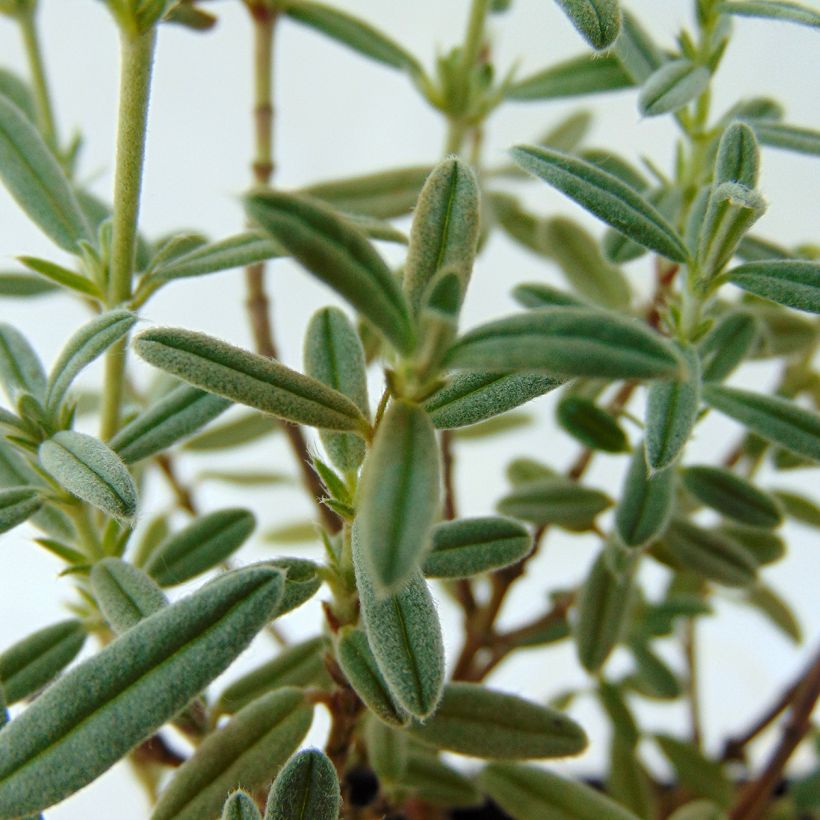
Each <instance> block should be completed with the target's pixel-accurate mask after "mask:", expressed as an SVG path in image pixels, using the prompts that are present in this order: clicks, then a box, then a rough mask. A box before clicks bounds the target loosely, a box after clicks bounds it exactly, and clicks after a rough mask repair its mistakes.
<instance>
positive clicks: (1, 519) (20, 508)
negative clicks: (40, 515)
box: [0, 487, 43, 533]
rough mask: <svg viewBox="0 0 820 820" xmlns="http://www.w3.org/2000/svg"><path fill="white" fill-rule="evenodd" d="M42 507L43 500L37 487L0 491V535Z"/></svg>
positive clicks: (12, 488)
mask: <svg viewBox="0 0 820 820" xmlns="http://www.w3.org/2000/svg"><path fill="white" fill-rule="evenodd" d="M42 506H43V498H42V495H41V494H40V490H39V489H38V488H37V487H11V488H9V489H8V490H0V533H3V532H6V531H7V530H10V529H12V528H13V527H16V526H17V525H18V524H22V523H23V522H24V521H25V520H26V519H28V518H31V516H32V515H34V513H36V512H37V510H39V509H40V507H42Z"/></svg>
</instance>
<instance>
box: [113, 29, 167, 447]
mask: <svg viewBox="0 0 820 820" xmlns="http://www.w3.org/2000/svg"><path fill="white" fill-rule="evenodd" d="M155 43H156V34H155V30H154V29H153V28H152V29H150V30H149V31H147V32H145V33H143V34H133V33H129V32H126V31H123V32H122V33H121V43H120V55H121V68H120V109H119V120H118V126H117V156H116V171H115V174H114V214H113V218H112V228H113V231H112V238H111V261H110V274H109V282H108V306H109V307H114V306H115V305H119V304H123V303H124V302H127V301H128V300H129V299H130V298H131V280H132V278H133V275H134V260H135V256H136V247H137V225H138V220H139V205H140V190H141V188H142V171H143V164H144V160H145V131H146V123H147V119H148V100H149V97H150V90H151V68H152V65H153V59H154V46H155ZM125 358H126V341H125V340H124V339H123V340H122V341H121V342H118V343H117V344H116V345H114V346H113V347H112V348H111V349H110V350H109V351H108V353H107V354H106V358H105V391H104V393H103V408H102V425H101V430H100V436H101V438H102V439H103V440H106V439H109V438H110V437H111V436H112V435H114V433H115V432H116V431H117V428H118V427H119V421H120V407H121V405H122V397H123V392H124V382H125Z"/></svg>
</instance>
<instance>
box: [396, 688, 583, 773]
mask: <svg viewBox="0 0 820 820" xmlns="http://www.w3.org/2000/svg"><path fill="white" fill-rule="evenodd" d="M408 731H409V732H410V733H411V734H412V735H413V737H415V738H416V739H418V740H420V741H422V743H425V744H427V745H429V746H435V747H436V748H438V749H447V750H448V751H451V752H459V753H460V754H465V755H471V756H473V757H483V758H490V759H496V760H519V759H528V758H543V757H566V756H568V755H576V754H579V753H580V752H582V751H583V750H584V749H585V748H586V745H587V738H586V735H585V734H584V730H583V729H582V728H581V727H580V726H579V725H578V724H577V723H576V722H575V721H574V720H571V719H570V718H568V717H567V716H566V715H565V714H563V713H562V712H559V711H557V710H555V709H550V708H548V707H546V706H540V705H539V704H536V703H533V702H532V701H528V700H524V699H523V698H519V697H516V696H515V695H508V694H506V693H504V692H498V691H495V690H493V689H488V688H487V687H485V686H479V685H478V684H474V683H451V684H448V685H447V686H446V687H445V689H444V696H443V697H442V699H441V703H440V704H439V707H438V709H436V712H435V714H434V715H433V716H432V717H431V718H430V719H429V720H427V721H425V722H424V723H416V724H413V725H411V726H410V728H409V729H408Z"/></svg>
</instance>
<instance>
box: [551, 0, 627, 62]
mask: <svg viewBox="0 0 820 820" xmlns="http://www.w3.org/2000/svg"><path fill="white" fill-rule="evenodd" d="M556 2H557V3H558V5H559V6H560V7H561V8H562V9H563V10H564V14H566V15H567V17H569V19H570V22H571V23H572V25H573V26H575V28H576V29H577V31H578V33H579V34H580V35H581V36H582V37H583V38H584V39H585V40H586V41H587V42H588V43H589V44H590V45H591V46H592V47H593V48H594V49H596V50H598V51H602V50H603V49H605V48H608V47H609V46H611V45H612V44H613V43H614V42H615V40H616V39H617V37H618V34H619V33H620V31H621V7H620V5H619V4H618V0H556Z"/></svg>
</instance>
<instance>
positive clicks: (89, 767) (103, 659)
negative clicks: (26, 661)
mask: <svg viewBox="0 0 820 820" xmlns="http://www.w3.org/2000/svg"><path fill="white" fill-rule="evenodd" d="M282 587H283V579H282V576H281V574H280V573H278V572H276V571H275V570H270V569H261V568H254V569H250V570H244V571H239V572H235V573H230V574H227V575H224V576H223V577H221V578H218V579H217V580H216V581H213V582H212V583H210V584H209V585H208V586H207V587H205V588H204V589H202V590H200V591H199V592H196V593H194V594H193V595H191V596H189V597H188V598H185V599H183V600H181V601H178V602H177V603H174V604H172V605H171V606H168V607H165V608H164V609H162V610H160V611H159V612H157V613H155V614H154V615H152V616H150V617H148V618H146V619H145V620H143V621H142V622H141V623H139V624H137V625H136V626H135V627H133V628H132V629H130V630H128V632H126V633H125V634H123V635H121V636H120V637H119V638H117V639H116V640H114V641H113V642H112V643H110V644H109V645H108V646H106V647H105V648H104V649H103V650H102V651H100V652H99V653H98V654H96V655H95V656H94V657H92V658H90V659H89V660H87V661H84V662H83V663H81V664H80V665H79V666H77V667H75V668H74V669H73V670H72V671H71V672H69V673H68V674H66V675H63V676H62V677H61V678H60V680H59V681H57V683H55V684H54V685H53V686H51V687H50V688H49V689H48V690H47V691H46V692H45V693H44V694H43V695H41V696H40V697H39V698H37V700H36V701H35V702H34V703H33V704H31V706H29V708H28V709H26V711H25V712H23V714H22V715H20V716H19V717H18V718H17V719H16V720H14V721H13V722H12V723H10V724H9V725H8V726H6V727H5V728H4V729H3V730H2V731H0V761H2V763H0V814H11V815H12V816H17V815H19V814H27V813H31V812H36V811H40V810H42V809H44V808H47V807H48V806H51V805H53V804H54V803H57V802H59V801H60V800H63V799H64V798H65V797H67V796H68V795H70V794H73V793H74V792H75V791H77V790H78V789H81V788H82V787H83V786H85V785H87V784H88V783H90V782H91V781H92V780H94V779H95V778H96V777H98V776H99V775H101V774H102V773H103V772H104V771H106V770H107V769H108V768H110V767H111V766H112V765H113V764H114V763H116V761H117V760H119V759H120V758H121V757H122V756H123V755H124V754H126V753H127V752H128V751H129V750H130V749H132V748H133V747H134V746H136V745H137V744H138V743H139V742H140V741H142V740H144V739H145V738H146V737H149V736H150V735H151V734H152V733H153V732H154V731H156V729H158V728H159V727H160V726H161V725H162V724H163V723H164V722H165V721H166V720H169V719H170V718H171V717H173V716H174V715H175V714H177V712H179V711H180V710H181V709H182V708H183V707H184V706H185V705H186V704H187V703H188V702H189V701H190V700H191V698H192V697H194V695H196V694H197V693H198V692H199V691H201V690H202V688H203V687H204V686H205V685H206V684H208V683H209V682H210V681H211V680H213V679H214V678H215V677H217V676H218V675H219V674H221V673H222V672H223V671H224V670H225V669H226V668H227V666H228V665H229V664H230V663H231V661H233V659H234V658H235V657H236V656H237V655H238V654H239V653H240V652H241V651H242V650H243V649H244V648H245V647H246V646H247V645H248V643H250V640H251V638H252V637H253V636H254V635H255V634H256V633H257V632H258V631H259V630H260V629H261V628H262V626H263V625H264V624H265V623H266V622H267V620H268V618H269V616H270V614H271V612H272V611H273V610H274V609H275V607H276V605H277V603H278V601H279V598H280V596H281V594H282ZM221 799H224V794H222V795H221ZM220 806H221V803H220ZM216 811H217V812H218V811H219V807H217V809H216Z"/></svg>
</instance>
